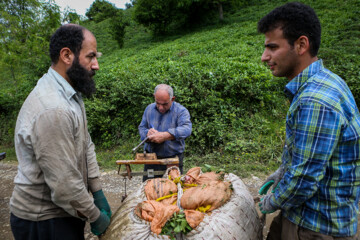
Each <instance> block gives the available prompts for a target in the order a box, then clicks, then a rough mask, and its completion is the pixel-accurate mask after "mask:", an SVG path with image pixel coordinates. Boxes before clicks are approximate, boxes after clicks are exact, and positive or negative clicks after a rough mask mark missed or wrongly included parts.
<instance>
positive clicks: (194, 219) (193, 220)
mask: <svg viewBox="0 0 360 240" xmlns="http://www.w3.org/2000/svg"><path fill="white" fill-rule="evenodd" d="M184 213H185V218H186V221H187V222H188V224H189V225H190V227H192V228H193V229H194V228H196V227H197V226H198V225H199V224H200V223H201V222H202V220H203V219H204V217H205V214H204V213H202V212H199V211H196V210H184Z"/></svg>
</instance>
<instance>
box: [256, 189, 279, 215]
mask: <svg viewBox="0 0 360 240" xmlns="http://www.w3.org/2000/svg"><path fill="white" fill-rule="evenodd" d="M272 196H273V193H270V194H268V195H266V196H265V197H263V198H261V200H260V203H259V208H260V212H261V213H263V214H268V213H273V212H275V211H276V210H277V209H278V207H276V206H274V204H273V203H272V201H271V198H272Z"/></svg>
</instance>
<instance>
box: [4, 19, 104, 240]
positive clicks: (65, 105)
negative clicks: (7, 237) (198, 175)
mask: <svg viewBox="0 0 360 240" xmlns="http://www.w3.org/2000/svg"><path fill="white" fill-rule="evenodd" d="M97 55H98V53H97V49H96V39H95V37H94V36H93V34H92V33H91V32H90V31H88V30H87V29H85V28H83V27H81V26H79V25H75V24H68V25H64V26H61V27H60V28H59V29H58V30H57V31H56V32H55V33H54V34H53V36H52V37H51V40H50V57H51V61H52V65H51V67H50V68H49V70H48V72H47V73H46V74H45V75H44V76H43V77H42V78H41V79H40V80H39V81H38V83H37V85H36V87H35V88H34V89H33V90H32V92H31V93H30V94H29V96H28V97H27V99H26V100H25V102H24V104H23V106H22V108H21V110H20V113H19V116H18V119H17V122H16V129H15V149H16V155H17V159H18V162H19V165H18V173H17V175H16V177H15V180H14V183H15V187H14V191H13V194H12V197H11V199H10V211H11V216H10V223H11V229H12V232H13V235H14V237H15V239H58V238H61V239H67V240H68V239H84V226H85V222H86V221H89V222H90V225H91V231H92V232H93V233H94V234H96V235H100V234H102V233H103V232H104V231H105V230H106V228H107V227H108V225H109V223H110V217H111V209H110V206H109V204H108V202H107V200H106V197H105V195H104V193H103V191H102V188H101V183H100V179H99V167H98V164H97V161H96V154H95V151H94V144H93V142H92V141H91V138H90V135H89V132H88V129H87V120H86V114H85V109H84V103H83V99H82V94H84V95H85V96H88V97H89V96H91V95H92V94H93V93H94V92H95V90H96V89H95V83H94V80H93V79H92V77H93V76H94V75H95V71H96V70H98V69H99V65H98V61H97ZM89 192H91V193H92V196H91V195H90V193H89Z"/></svg>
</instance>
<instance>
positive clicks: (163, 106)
mask: <svg viewBox="0 0 360 240" xmlns="http://www.w3.org/2000/svg"><path fill="white" fill-rule="evenodd" d="M154 97H155V103H156V108H157V109H158V110H159V112H160V113H162V114H164V113H166V112H167V111H168V110H169V109H170V108H171V105H172V103H173V101H174V99H175V97H172V98H170V96H169V93H168V92H167V91H166V90H163V89H159V90H158V91H157V92H156V93H155V94H154Z"/></svg>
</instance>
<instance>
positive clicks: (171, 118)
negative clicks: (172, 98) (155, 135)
mask: <svg viewBox="0 0 360 240" xmlns="http://www.w3.org/2000/svg"><path fill="white" fill-rule="evenodd" d="M151 127H153V128H154V129H155V130H157V131H159V132H169V133H170V134H171V135H173V136H174V137H175V139H174V140H171V141H165V142H163V143H160V144H158V143H151V142H146V143H145V146H144V149H145V150H146V151H148V152H151V153H156V155H157V156H158V157H169V156H174V155H177V154H180V153H183V152H184V151H185V138H187V137H189V136H190V134H191V129H192V124H191V121H190V114H189V111H188V110H187V109H186V108H185V107H184V106H182V105H181V104H180V103H177V102H173V103H172V104H171V107H170V109H169V110H168V111H167V112H166V113H164V114H162V113H160V112H159V111H158V109H157V108H156V103H152V104H150V105H148V106H147V107H146V109H145V111H144V114H143V117H142V121H141V123H140V125H139V133H140V137H141V140H144V139H145V138H146V135H147V133H148V131H149V129H150V128H151Z"/></svg>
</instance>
